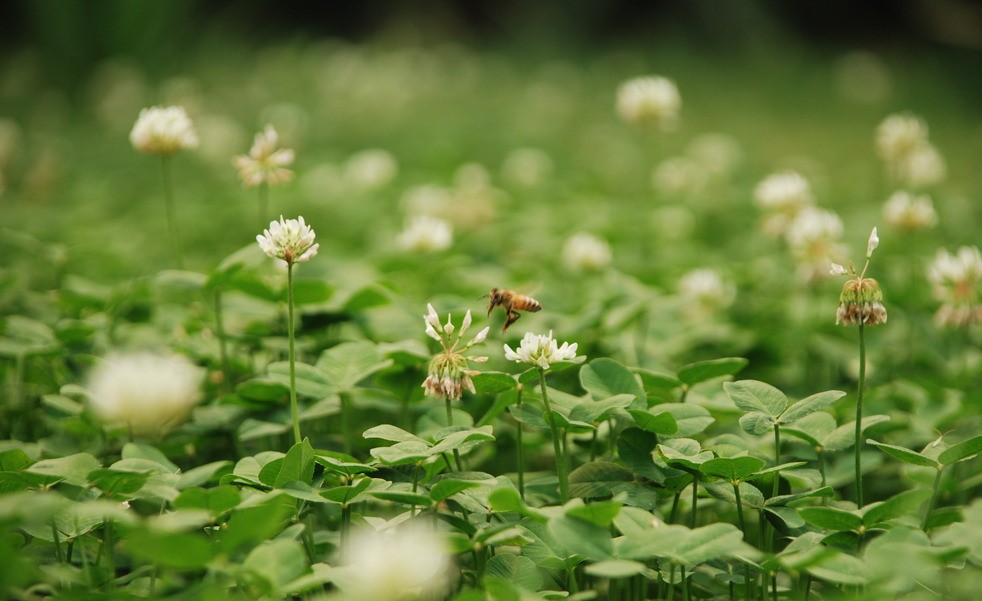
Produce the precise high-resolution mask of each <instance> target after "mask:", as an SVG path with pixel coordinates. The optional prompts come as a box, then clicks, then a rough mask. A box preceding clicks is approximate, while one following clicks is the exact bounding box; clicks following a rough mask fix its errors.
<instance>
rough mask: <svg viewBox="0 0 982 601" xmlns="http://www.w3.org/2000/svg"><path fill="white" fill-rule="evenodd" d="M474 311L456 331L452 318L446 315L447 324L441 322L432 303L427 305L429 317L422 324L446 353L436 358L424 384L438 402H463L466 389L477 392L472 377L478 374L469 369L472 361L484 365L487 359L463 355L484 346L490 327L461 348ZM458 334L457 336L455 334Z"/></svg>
mask: <svg viewBox="0 0 982 601" xmlns="http://www.w3.org/2000/svg"><path fill="white" fill-rule="evenodd" d="M472 320H473V319H472V317H471V312H470V311H467V314H466V315H464V320H463V321H462V322H461V324H460V329H459V330H457V329H456V328H455V327H454V325H453V322H452V321H451V320H450V315H447V323H445V324H442V323H440V316H439V315H437V312H436V309H434V308H433V305H432V304H427V305H426V315H424V316H423V322H424V323H425V324H426V335H427V336H429V337H430V338H432V339H434V340H436V341H437V342H439V343H440V346H441V347H443V351H442V352H440V353H439V354H437V355H436V356H434V357H433V359H432V360H431V361H430V367H429V370H428V373H427V374H426V379H425V380H424V381H423V389H424V390H425V391H426V394H428V395H430V396H433V397H436V398H438V399H447V400H451V401H457V400H460V397H461V396H462V395H463V393H464V390H469V391H471V393H475V392H476V390H475V389H474V382H473V381H472V380H471V376H473V375H475V374H477V373H478V372H477V371H475V370H472V369H470V364H469V362H470V361H473V362H475V363H484V362H485V361H487V360H488V358H487V357H471V356H467V355H465V354H464V351H466V350H467V349H469V348H471V347H472V346H475V345H478V344H481V343H482V342H484V340H485V339H486V338H487V337H488V332H489V331H490V329H491V328H490V327H485V328H484V329H483V330H481V331H480V332H478V333H477V335H476V336H474V337H473V338H471V339H470V340H469V341H467V342H466V343H464V344H463V345H461V340H462V339H463V336H464V333H465V332H467V330H468V328H470V326H471V322H472ZM455 331H456V335H455V334H454V332H455Z"/></svg>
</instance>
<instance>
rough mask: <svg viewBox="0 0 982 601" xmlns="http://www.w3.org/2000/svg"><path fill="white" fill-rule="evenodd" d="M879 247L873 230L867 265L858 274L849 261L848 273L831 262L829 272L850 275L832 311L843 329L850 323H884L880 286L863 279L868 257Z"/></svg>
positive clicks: (872, 281) (868, 246) (885, 320)
mask: <svg viewBox="0 0 982 601" xmlns="http://www.w3.org/2000/svg"><path fill="white" fill-rule="evenodd" d="M879 244H880V238H879V236H878V235H877V233H876V228H875V227H874V228H873V231H872V232H871V233H870V236H869V241H868V242H867V244H866V264H865V265H864V266H863V271H862V272H861V273H859V274H857V273H856V268H855V266H853V264H852V262H851V261H850V263H849V269H848V270H847V269H846V268H845V267H843V266H842V265H839V264H836V263H832V269H831V270H830V272H831V273H832V275H847V274H850V275H852V277H851V278H850V279H849V280H847V281H846V283H845V284H843V286H842V293H841V294H839V308H838V309H837V310H836V312H835V323H836V325H838V324H840V323H841V324H842V325H844V326H850V325H853V324H857V325H866V326H875V325H879V324H881V323H886V322H887V310H886V307H884V306H883V291H882V290H880V284H879V282H877V281H876V280H874V279H873V278H868V277H865V276H866V270H867V269H868V268H869V260H870V257H872V256H873V251H874V250H876V247H877V246H878V245H879Z"/></svg>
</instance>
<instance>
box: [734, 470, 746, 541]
mask: <svg viewBox="0 0 982 601" xmlns="http://www.w3.org/2000/svg"><path fill="white" fill-rule="evenodd" d="M730 484H732V485H733V496H734V497H736V506H737V521H739V522H740V530H741V531H742V532H743V538H744V540H746V539H747V523H746V522H744V521H743V502H741V500H740V482H739V481H736V480H734V481H732V482H730Z"/></svg>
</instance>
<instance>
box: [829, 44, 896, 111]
mask: <svg viewBox="0 0 982 601" xmlns="http://www.w3.org/2000/svg"><path fill="white" fill-rule="evenodd" d="M833 78H834V80H835V87H836V89H837V91H838V92H839V95H840V96H842V97H843V98H845V99H847V100H851V101H853V102H861V103H863V104H877V103H880V102H883V101H884V100H886V99H887V98H889V97H890V94H891V92H892V90H893V77H892V76H891V75H890V69H889V68H888V67H887V66H886V64H885V63H884V62H883V59H881V58H880V57H879V56H877V55H875V54H873V53H871V52H864V51H861V50H860V51H853V52H848V53H846V54H844V55H842V56H841V57H839V59H838V60H836V62H835V65H834V66H833Z"/></svg>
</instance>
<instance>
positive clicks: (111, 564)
mask: <svg viewBox="0 0 982 601" xmlns="http://www.w3.org/2000/svg"><path fill="white" fill-rule="evenodd" d="M104 537H105V538H104V540H103V541H102V544H103V546H104V547H105V548H106V564H107V567H108V572H109V581H108V584H109V590H113V589H115V588H116V557H115V555H114V554H113V547H114V546H115V543H114V542H113V523H112V520H107V521H106V523H105V525H104Z"/></svg>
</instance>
